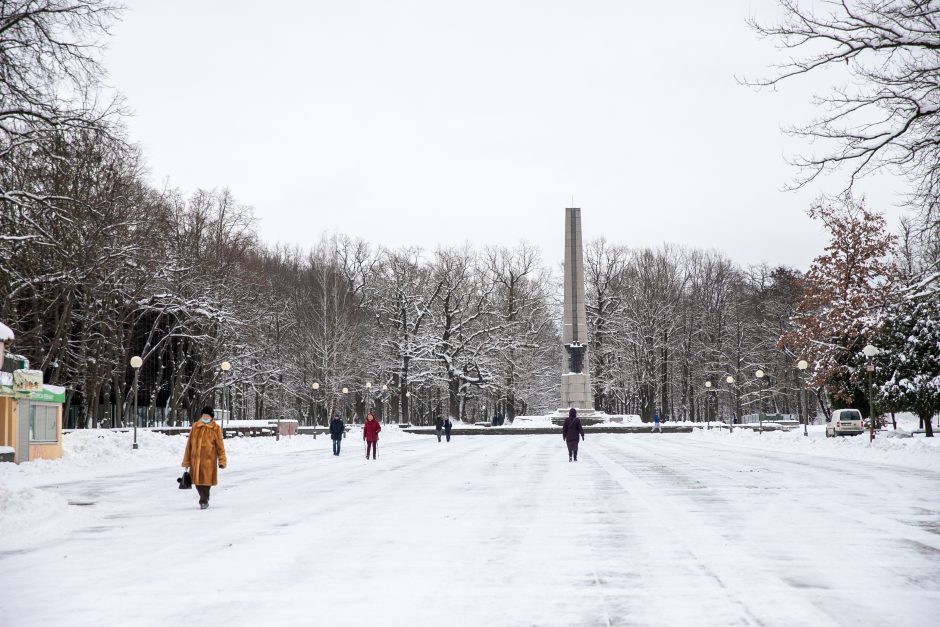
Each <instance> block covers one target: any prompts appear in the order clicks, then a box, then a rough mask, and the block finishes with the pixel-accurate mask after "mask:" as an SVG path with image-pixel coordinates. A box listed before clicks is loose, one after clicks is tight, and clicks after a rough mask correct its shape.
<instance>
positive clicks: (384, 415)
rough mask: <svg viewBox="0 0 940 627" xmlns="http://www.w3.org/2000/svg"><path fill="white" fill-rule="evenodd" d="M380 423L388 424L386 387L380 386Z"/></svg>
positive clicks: (384, 385)
mask: <svg viewBox="0 0 940 627" xmlns="http://www.w3.org/2000/svg"><path fill="white" fill-rule="evenodd" d="M382 421H383V422H384V423H385V424H388V385H386V384H384V383H383V384H382Z"/></svg>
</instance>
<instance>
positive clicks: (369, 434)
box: [362, 411, 382, 459]
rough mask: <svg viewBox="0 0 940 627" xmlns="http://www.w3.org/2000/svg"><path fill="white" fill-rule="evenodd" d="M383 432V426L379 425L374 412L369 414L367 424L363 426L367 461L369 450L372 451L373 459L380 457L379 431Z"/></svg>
mask: <svg viewBox="0 0 940 627" xmlns="http://www.w3.org/2000/svg"><path fill="white" fill-rule="evenodd" d="M381 430H382V425H380V424H379V421H378V420H376V419H375V416H374V415H373V414H372V412H371V411H370V412H369V415H368V416H366V424H364V425H362V439H363V440H365V441H366V459H369V450H370V449H371V450H372V459H375V458H376V456H377V455H378V448H379V431H381Z"/></svg>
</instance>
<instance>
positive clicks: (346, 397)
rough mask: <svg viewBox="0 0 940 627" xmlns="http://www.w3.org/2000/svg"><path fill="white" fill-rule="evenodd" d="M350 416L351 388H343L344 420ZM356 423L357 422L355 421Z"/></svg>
mask: <svg viewBox="0 0 940 627" xmlns="http://www.w3.org/2000/svg"><path fill="white" fill-rule="evenodd" d="M348 414H349V388H343V419H346V418H347V417H348ZM353 422H355V420H353Z"/></svg>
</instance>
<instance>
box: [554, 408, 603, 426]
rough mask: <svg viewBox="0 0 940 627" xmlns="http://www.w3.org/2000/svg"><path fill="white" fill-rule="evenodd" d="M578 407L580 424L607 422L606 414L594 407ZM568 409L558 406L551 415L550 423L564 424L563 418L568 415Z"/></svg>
mask: <svg viewBox="0 0 940 627" xmlns="http://www.w3.org/2000/svg"><path fill="white" fill-rule="evenodd" d="M577 409H578V418H580V419H581V424H582V425H583V426H585V427H587V426H588V425H598V424H602V423H605V422H607V416H606V414H604V413H602V412H599V411H595V410H594V409H580V408H577ZM569 411H571V410H570V408H569V409H565V408H564V407H559V408H558V410H557V411H556V412H555V413H554V414H553V415H552V424H554V425H563V424H565V419H566V418H567V417H568V412H569Z"/></svg>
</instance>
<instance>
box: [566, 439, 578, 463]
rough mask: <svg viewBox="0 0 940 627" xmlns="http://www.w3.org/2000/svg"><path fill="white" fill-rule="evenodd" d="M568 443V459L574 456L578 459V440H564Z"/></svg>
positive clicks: (575, 459)
mask: <svg viewBox="0 0 940 627" xmlns="http://www.w3.org/2000/svg"><path fill="white" fill-rule="evenodd" d="M566 442H567V443H568V459H571V458H572V457H573V458H574V461H578V440H566Z"/></svg>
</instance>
